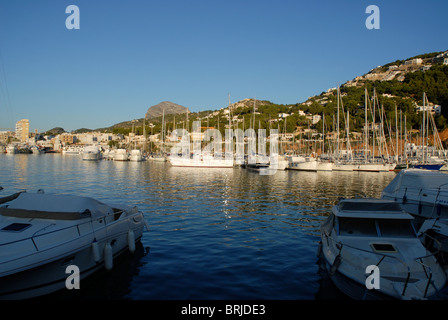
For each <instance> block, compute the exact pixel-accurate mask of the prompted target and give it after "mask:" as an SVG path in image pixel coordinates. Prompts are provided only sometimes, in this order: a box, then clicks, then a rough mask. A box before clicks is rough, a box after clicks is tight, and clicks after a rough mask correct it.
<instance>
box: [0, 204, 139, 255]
mask: <svg viewBox="0 0 448 320" xmlns="http://www.w3.org/2000/svg"><path fill="white" fill-rule="evenodd" d="M132 210H133V209H130V211H128V210H125V209H115V210H114V211H113V212H112V213H109V214H104V215H101V216H98V217H95V218H92V217H91V218H90V219H81V220H82V221H81V222H79V223H77V224H71V225H69V226H66V227H63V228H58V229H56V230H51V231H47V232H44V233H41V232H42V231H44V230H46V229H48V228H50V227H52V226H55V225H56V224H55V223H50V224H48V225H46V226H44V227H42V228H41V229H39V230H37V231H36V232H34V233H33V235H31V236H30V237H26V238H21V239H18V240H15V241H10V242H5V243H1V244H0V248H1V247H3V246H7V245H11V244H14V243H19V242H22V241H27V240H31V241H32V242H33V244H34V246H35V248H36V251H39V249H38V247H37V245H36V243H35V241H34V239H36V238H38V237H42V236H46V235H49V234H52V233H56V232H61V231H65V230H69V229H72V228H76V229H77V231H78V235H79V236H81V230H80V227H81V226H82V225H86V224H92V223H93V222H99V223H103V222H104V225H105V226H106V225H107V224H108V223H107V220H108V219H111V218H112V219H111V220H112V221H110V222H114V221H117V220H119V219H120V218H122V214H123V213H137V212H138V211H136V212H134V211H132ZM132 216H133V215H130V216H129V217H125V216H123V218H125V219H126V218H131V217H132ZM86 218H87V217H86ZM126 220H128V219H126ZM93 232H94V229H93V226H92V233H93Z"/></svg>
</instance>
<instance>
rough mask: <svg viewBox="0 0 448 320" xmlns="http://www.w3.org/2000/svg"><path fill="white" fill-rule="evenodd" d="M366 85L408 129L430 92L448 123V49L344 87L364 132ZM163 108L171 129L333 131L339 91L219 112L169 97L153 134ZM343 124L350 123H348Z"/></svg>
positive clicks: (151, 116)
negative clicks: (200, 126)
mask: <svg viewBox="0 0 448 320" xmlns="http://www.w3.org/2000/svg"><path fill="white" fill-rule="evenodd" d="M365 89H367V91H368V95H369V99H371V98H372V96H373V92H374V90H375V92H376V95H377V99H378V102H379V103H380V105H381V106H382V107H383V108H384V114H385V116H386V118H387V119H388V121H390V122H394V121H395V106H397V109H398V111H399V112H400V115H401V119H404V117H406V120H407V127H408V129H411V128H414V129H418V128H419V127H420V123H421V117H420V115H419V114H418V113H416V106H417V105H421V103H422V97H423V92H425V93H426V95H427V96H428V99H429V102H430V103H431V104H439V105H441V106H442V115H440V116H437V117H436V119H435V120H436V123H437V126H438V128H439V130H443V129H445V128H446V127H447V120H446V119H448V114H447V113H448V51H445V52H436V53H429V54H423V55H419V56H416V57H412V58H409V59H406V60H397V61H395V62H391V63H388V64H386V65H384V66H379V67H377V68H375V69H373V70H371V71H369V72H368V73H366V74H364V75H362V76H358V77H356V78H355V79H353V80H350V81H348V82H346V83H344V84H343V85H341V97H342V98H341V101H340V103H341V106H342V107H343V108H344V112H348V114H349V116H350V132H356V131H358V132H361V131H362V128H363V125H364V123H365V120H364V118H365V114H364V110H365V107H364V104H365ZM254 104H255V113H254ZM162 110H165V123H166V128H167V132H169V131H170V130H172V128H173V127H174V126H175V127H176V128H182V127H187V126H188V125H186V122H185V121H186V120H187V118H188V120H189V125H191V123H192V121H194V120H200V121H202V122H203V123H207V126H209V127H215V128H219V129H220V130H221V131H222V132H224V129H225V128H226V126H228V123H229V116H230V117H231V119H232V124H233V127H234V128H241V129H243V128H245V129H247V128H249V127H250V126H253V125H254V124H255V126H256V127H257V128H259V127H260V128H265V129H268V128H278V129H280V130H281V132H288V133H293V132H296V133H297V132H298V130H299V128H311V129H315V130H317V131H318V132H321V131H322V126H323V125H324V122H325V128H327V129H332V128H334V127H335V122H334V121H335V118H336V117H335V115H336V110H337V94H336V89H335V88H331V89H329V90H327V91H323V92H322V93H321V94H320V95H316V96H313V97H310V98H308V99H307V100H306V101H303V102H295V103H292V104H276V103H275V102H270V101H267V100H258V99H243V100H240V101H237V102H234V103H232V104H231V105H230V108H228V106H223V108H221V109H219V110H209V111H200V112H192V113H190V112H188V113H187V111H188V108H186V107H183V106H180V105H178V104H175V103H172V102H168V101H165V102H161V103H159V104H157V105H155V106H152V107H150V108H149V109H148V111H147V112H146V114H145V119H147V121H146V126H147V129H146V132H147V133H150V132H152V133H158V132H160V131H161V128H162V126H161V124H162V112H163V111H162ZM187 114H188V117H187ZM313 115H319V116H321V117H322V118H324V122H323V121H322V120H320V121H317V122H316V121H315V120H314V118H312V116H313ZM254 118H255V120H254ZM344 120H345V119H344ZM132 125H134V126H135V127H138V126H140V128H141V126H142V125H143V119H139V120H138V122H135V121H134V122H132V121H124V122H121V123H119V124H116V125H114V126H111V127H110V128H104V129H103V130H110V131H115V132H118V131H119V132H121V133H126V132H129V131H130V130H131V128H132ZM341 125H342V126H344V123H341ZM140 131H141V129H140Z"/></svg>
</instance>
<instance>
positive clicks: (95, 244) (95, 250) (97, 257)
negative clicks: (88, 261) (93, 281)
mask: <svg viewBox="0 0 448 320" xmlns="http://www.w3.org/2000/svg"><path fill="white" fill-rule="evenodd" d="M92 254H93V260H94V261H95V262H96V263H98V262H99V261H100V260H101V255H100V248H99V246H98V241H96V238H95V239H93V242H92Z"/></svg>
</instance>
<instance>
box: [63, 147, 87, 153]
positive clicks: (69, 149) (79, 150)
mask: <svg viewBox="0 0 448 320" xmlns="http://www.w3.org/2000/svg"><path fill="white" fill-rule="evenodd" d="M83 150H84V147H83V146H77V145H75V146H66V147H64V148H62V154H65V155H79V154H81V153H82V151H83Z"/></svg>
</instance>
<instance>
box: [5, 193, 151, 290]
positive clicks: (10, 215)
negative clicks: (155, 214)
mask: <svg viewBox="0 0 448 320" xmlns="http://www.w3.org/2000/svg"><path fill="white" fill-rule="evenodd" d="M0 203H3V204H2V205H1V206H0V298H1V299H25V298H31V297H36V296H41V295H46V294H49V293H52V292H55V291H59V290H63V289H64V288H66V279H67V277H68V274H67V273H66V272H67V267H68V266H76V267H77V268H78V269H79V274H80V283H81V284H82V279H84V278H85V277H87V276H89V275H91V274H92V273H94V272H95V271H97V270H99V269H101V268H106V269H107V270H109V269H112V268H113V267H114V258H116V257H117V256H118V255H120V254H122V253H124V252H126V251H127V250H129V251H131V252H133V251H134V250H135V245H136V242H137V241H138V240H139V239H140V238H141V237H142V234H143V229H144V226H145V225H146V222H145V220H144V216H143V213H142V212H140V211H138V209H137V208H136V207H133V208H127V207H117V206H113V207H112V206H109V205H107V204H104V203H101V202H99V201H97V200H95V199H91V198H86V197H79V196H72V195H55V194H45V193H43V192H42V191H39V192H37V193H28V192H22V193H18V194H15V195H13V196H10V197H6V198H2V199H0Z"/></svg>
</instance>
